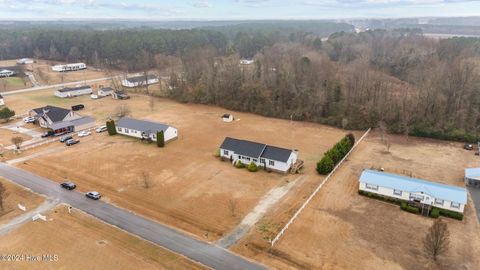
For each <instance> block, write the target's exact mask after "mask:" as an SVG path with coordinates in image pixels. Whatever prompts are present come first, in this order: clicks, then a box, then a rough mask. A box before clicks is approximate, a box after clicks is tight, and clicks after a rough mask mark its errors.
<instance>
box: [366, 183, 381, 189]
mask: <svg viewBox="0 0 480 270" xmlns="http://www.w3.org/2000/svg"><path fill="white" fill-rule="evenodd" d="M365 187H366V188H367V189H371V190H378V186H377V185H371V184H365Z"/></svg>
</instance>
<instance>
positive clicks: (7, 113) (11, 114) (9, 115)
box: [0, 107, 15, 122]
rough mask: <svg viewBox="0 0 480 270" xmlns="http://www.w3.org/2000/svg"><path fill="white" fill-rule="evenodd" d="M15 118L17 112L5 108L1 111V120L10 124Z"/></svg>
mask: <svg viewBox="0 0 480 270" xmlns="http://www.w3.org/2000/svg"><path fill="white" fill-rule="evenodd" d="M14 116H15V111H13V110H10V109H9V108H8V107H5V108H3V109H1V110H0V119H2V120H5V121H6V122H8V121H9V120H10V118H12V117H14Z"/></svg>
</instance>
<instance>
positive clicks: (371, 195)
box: [358, 190, 404, 205]
mask: <svg viewBox="0 0 480 270" xmlns="http://www.w3.org/2000/svg"><path fill="white" fill-rule="evenodd" d="M358 194H360V195H362V196H366V197H369V198H373V199H376V200H380V201H384V202H389V203H393V204H397V205H400V204H401V203H402V202H404V201H403V200H400V199H396V198H391V197H387V196H382V195H379V194H376V193H371V192H368V191H364V190H359V191H358Z"/></svg>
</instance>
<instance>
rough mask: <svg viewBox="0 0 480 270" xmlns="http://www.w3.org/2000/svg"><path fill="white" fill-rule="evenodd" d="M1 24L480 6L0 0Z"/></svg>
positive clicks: (408, 12)
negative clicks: (2, 21) (26, 21)
mask: <svg viewBox="0 0 480 270" xmlns="http://www.w3.org/2000/svg"><path fill="white" fill-rule="evenodd" d="M0 5H1V7H0V20H1V19H58V18H62V19H67V18H69V19H91V18H115V19H146V20H175V19H208V20H218V19H328V18H359V17H360V18H364V17H381V18H384V17H423V16H479V15H480V0H470V1H467V0H150V1H147V0H123V1H122V0H0Z"/></svg>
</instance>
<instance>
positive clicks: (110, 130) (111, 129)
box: [107, 120, 117, 136]
mask: <svg viewBox="0 0 480 270" xmlns="http://www.w3.org/2000/svg"><path fill="white" fill-rule="evenodd" d="M107 132H108V135H110V136H113V135H116V134H117V128H116V127H115V122H114V121H113V120H110V121H107Z"/></svg>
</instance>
